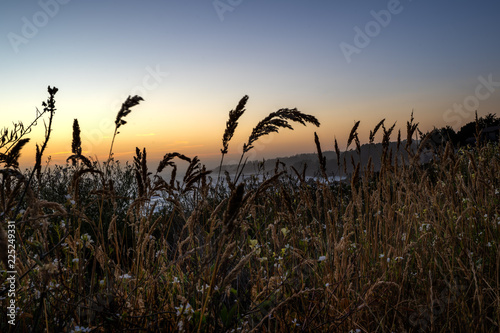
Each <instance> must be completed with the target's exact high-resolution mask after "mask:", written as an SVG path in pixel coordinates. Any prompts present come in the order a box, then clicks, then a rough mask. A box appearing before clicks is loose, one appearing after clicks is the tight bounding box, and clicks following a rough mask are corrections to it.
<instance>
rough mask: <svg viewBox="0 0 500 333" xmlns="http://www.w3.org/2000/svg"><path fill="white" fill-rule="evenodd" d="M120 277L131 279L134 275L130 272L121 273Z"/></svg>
mask: <svg viewBox="0 0 500 333" xmlns="http://www.w3.org/2000/svg"><path fill="white" fill-rule="evenodd" d="M118 278H119V279H131V278H132V275H129V274H128V273H126V274H123V275H120V276H119V277H118Z"/></svg>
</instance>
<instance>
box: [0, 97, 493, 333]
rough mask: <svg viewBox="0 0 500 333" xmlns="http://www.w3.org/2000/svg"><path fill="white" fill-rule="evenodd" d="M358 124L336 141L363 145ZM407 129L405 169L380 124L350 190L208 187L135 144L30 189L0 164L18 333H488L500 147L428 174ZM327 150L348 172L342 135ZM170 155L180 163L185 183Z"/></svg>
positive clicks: (264, 184) (311, 185) (58, 171)
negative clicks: (373, 154) (12, 225)
mask: <svg viewBox="0 0 500 333" xmlns="http://www.w3.org/2000/svg"><path fill="white" fill-rule="evenodd" d="M137 102H138V100H137ZM245 103H246V99H245V98H244V99H242V100H241V101H240V103H239V104H238V106H237V110H240V113H242V112H243V111H244V110H243V108H244V104H245ZM291 115H292V114H290V117H289V118H287V119H288V120H293V121H299V122H301V121H300V120H302V121H303V122H311V123H313V124H315V123H314V122H313V121H312V118H307V117H305V116H304V114H302V113H301V114H300V115H301V116H300V117H299V118H293V117H291ZM293 115H294V116H297V117H298V116H299V114H297V113H293ZM275 116H276V115H275ZM268 118H269V117H268ZM235 119H236V117H233V123H235V121H236V120H235ZM266 119H267V118H266ZM269 119H279V118H275V117H274V116H271V118H269ZM297 119H298V120H297ZM285 120H286V119H285ZM308 120H309V121H308ZM117 124H118V123H117ZM120 124H121V123H120ZM280 124H281V125H283V124H282V123H280V122H279V121H278V122H277V123H276V122H275V120H273V121H272V122H268V125H273V126H279V127H287V126H281V125H280ZM318 125H319V123H318ZM358 125H359V122H357V123H356V124H355V126H354V128H353V130H352V131H351V135H350V137H349V142H348V146H349V144H350V143H351V142H352V141H354V142H356V143H357V146H359V143H358V142H359V140H357V126H358ZM407 127H408V133H407V142H406V150H407V152H408V156H409V157H408V158H407V159H406V160H404V158H403V157H402V155H401V153H400V152H399V149H398V150H397V151H392V150H390V149H389V140H390V136H391V133H392V131H393V129H394V126H392V127H390V128H389V129H386V128H385V127H384V124H383V121H382V122H380V123H379V124H377V126H376V127H375V128H374V130H373V131H371V135H370V140H371V141H372V139H373V136H374V135H375V133H376V132H377V130H378V129H379V128H382V129H383V132H384V135H383V144H384V147H386V149H385V150H384V155H383V156H382V158H383V163H382V165H381V169H380V171H377V172H375V171H374V170H373V168H372V166H362V165H360V164H359V162H358V163H356V162H355V161H354V160H352V162H351V163H353V166H355V168H354V170H355V171H354V173H353V175H352V177H351V179H350V183H347V182H332V181H331V180H328V179H327V178H325V177H321V178H320V179H319V180H317V181H314V182H313V181H307V180H306V179H305V176H300V173H299V172H296V175H297V176H293V175H292V174H291V173H289V171H288V169H287V168H286V167H284V166H282V165H280V164H277V165H276V168H275V170H274V171H271V172H268V173H265V172H264V173H263V174H262V175H261V176H262V177H263V180H262V181H252V180H248V181H245V182H237V181H235V182H234V184H233V183H232V182H231V181H230V180H229V178H226V179H227V180H228V182H229V184H227V185H228V186H227V187H224V186H214V185H215V184H214V181H213V180H211V179H210V178H209V177H208V174H209V172H208V171H207V170H206V169H205V168H204V167H203V166H202V165H200V163H199V160H198V159H197V158H188V157H186V156H184V155H182V154H179V153H170V154H166V155H165V158H164V159H163V160H162V161H161V163H160V165H159V167H158V169H157V171H158V172H157V173H156V174H154V175H153V174H152V173H151V172H148V162H147V154H146V150H145V149H143V150H142V151H141V150H140V149H137V151H136V157H135V158H134V163H133V165H128V164H127V165H125V166H121V165H120V164H119V162H115V161H113V160H112V159H111V158H110V161H108V163H107V164H106V165H105V166H102V165H99V163H97V162H93V164H92V165H91V166H88V165H87V163H84V162H81V159H79V158H76V159H75V163H74V165H73V164H72V165H67V166H65V167H55V168H52V169H47V170H46V171H44V172H42V173H41V175H40V177H39V178H37V179H34V180H33V181H32V182H31V183H30V182H28V180H27V179H28V177H17V176H16V175H17V173H16V172H15V170H16V169H15V168H12V167H9V168H6V169H4V170H13V171H12V172H7V171H4V170H2V173H1V177H2V179H1V183H0V185H1V187H0V203H1V207H0V210H1V212H2V213H3V214H4V215H3V216H4V217H3V219H7V218H9V219H11V220H16V221H17V224H16V226H17V247H16V251H17V271H18V272H19V276H18V286H17V296H16V302H17V306H18V307H19V308H20V311H19V312H18V316H17V325H16V328H17V329H18V330H21V331H30V330H32V331H39V332H41V331H44V329H45V328H47V327H48V330H49V331H51V332H52V331H53V332H70V331H72V330H75V327H76V326H79V327H84V328H88V329H91V330H92V331H93V332H123V331H176V330H178V331H186V332H195V331H200V332H201V331H203V332H232V331H235V332H236V331H244V332H252V331H253V332H269V331H273V332H290V331H318V332H350V331H352V332H375V331H379V332H391V331H395V332H396V331H397V332H403V331H406V332H421V331H429V332H444V331H447V332H449V331H453V332H472V331H477V332H479V331H481V332H497V331H498V330H499V324H500V310H499V309H500V295H499V288H500V272H499V267H500V251H499V247H498V240H499V239H500V233H499V228H500V179H499V174H500V146H499V145H498V144H492V143H490V144H484V145H481V146H479V147H476V148H462V149H454V148H453V147H451V145H448V146H446V148H445V149H441V150H440V151H439V152H438V153H437V155H436V156H434V158H433V160H432V161H431V162H429V163H427V164H425V165H422V164H421V163H420V162H419V158H418V156H419V154H421V153H422V152H424V150H425V149H424V148H425V146H424V145H425V140H423V141H421V142H420V146H419V147H418V148H417V149H416V150H415V149H413V148H412V147H414V145H412V144H411V142H410V144H409V143H408V141H411V140H413V137H414V135H415V133H417V132H416V131H417V130H418V128H417V126H416V124H413V117H412V119H411V121H410V122H408V126H407ZM228 128H229V130H230V131H232V132H233V133H234V129H235V128H236V125H231V126H229V125H228ZM268 130H270V131H272V128H268ZM276 130H277V128H276ZM259 133H263V132H258V131H257V132H256V134H254V133H252V135H254V139H258V137H259V136H260V135H262V134H259ZM230 134H231V133H228V134H227V135H226V134H225V135H224V138H225V139H223V148H222V150H221V152H222V155H224V153H225V152H227V149H228V143H229V140H230V139H231V137H232V135H230ZM400 136H401V134H400V133H399V134H398V137H399V138H400ZM315 141H316V145H317V147H318V153H319V154H318V156H319V159H320V161H321V165H322V173H323V175H325V174H326V171H325V169H326V168H325V167H324V163H326V161H325V160H324V157H323V155H322V153H321V147H320V142H319V138H318V137H317V136H315ZM398 141H400V139H398ZM73 142H78V138H77V137H76V136H75V137H74V138H73ZM253 142H254V141H252V140H249V142H248V143H247V145H246V147H251V144H252V143H253ZM399 143H401V142H398V148H399ZM77 146H78V145H77V144H76V145H75V147H73V148H74V149H72V151H73V154H74V155H75V156H78V155H79V154H78V152H79V149H78V147H77ZM335 150H336V154H337V157H338V158H337V161H338V163H339V165H340V164H342V163H344V164H345V162H342V160H341V153H340V151H339V149H338V144H337V141H336V140H335ZM358 150H359V149H358ZM110 156H111V152H110ZM175 157H177V158H179V159H180V160H181V161H183V162H185V163H188V164H189V168H188V171H187V172H186V175H185V176H184V177H183V179H182V180H178V177H176V172H177V167H176V164H175V162H174V161H173V159H174V158H175ZM344 159H345V158H344ZM78 161H80V162H81V163H78ZM167 167H169V168H170V170H171V177H170V179H164V178H163V176H162V175H161V174H160V172H161V171H165V170H166V168H167ZM104 168H106V172H103V170H104ZM295 171H296V170H295ZM217 185H218V184H217ZM24 187H26V188H27V189H29V190H27V191H26V193H27V196H28V197H29V200H25V199H23V197H22V196H21V193H22V191H23V188H24ZM155 196H160V197H162V198H163V200H164V202H165V205H164V206H163V207H159V206H155V203H154V198H155ZM19 200H21V201H19ZM15 207H19V210H18V211H17V212H16V214H15V215H12V214H13V212H15V211H16V209H12V208H15ZM0 239H2V238H0ZM1 246H3V243H2V244H0V247H1ZM0 293H2V296H3V297H5V293H4V292H1V291H0ZM7 301H8V298H4V299H2V300H1V301H0V303H1V304H2V308H3V309H5V307H6V305H7ZM9 328H10V327H9V326H7V324H6V323H4V322H1V323H0V330H2V331H8V329H9Z"/></svg>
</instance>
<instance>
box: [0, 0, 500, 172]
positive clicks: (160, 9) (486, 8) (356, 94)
mask: <svg viewBox="0 0 500 333" xmlns="http://www.w3.org/2000/svg"><path fill="white" fill-rule="evenodd" d="M499 17H500V2H498V1H496V0H495V1H493V0H489V1H460V0H441V1H430V0H429V1H424V0H402V1H397V0H389V1H378V0H377V1H373V0H371V1H347V0H344V1H326V0H322V1H319V0H309V1H294V0H286V1H285V0H266V1H263V0H253V1H250V0H215V1H212V0H203V1H202V0H182V1H181V0H174V1H152V0H146V1H144V0H143V1H132V0H124V1H110V0H100V1H96V0H88V1H78V0H40V1H18V0H3V1H2V2H1V4H0V74H1V79H0V115H1V120H2V124H1V126H2V127H12V123H13V122H17V121H22V122H23V123H24V124H29V123H31V121H33V119H34V117H35V112H36V108H39V109H42V106H41V103H42V101H44V100H46V99H47V97H48V93H47V86H49V85H50V86H56V87H57V88H59V91H58V93H57V94H56V107H57V111H56V114H55V118H54V123H53V133H52V137H51V141H50V142H49V145H48V148H47V152H46V156H45V160H46V157H47V156H49V155H50V156H51V163H52V164H61V163H65V159H66V158H67V157H68V156H69V155H71V138H72V124H73V120H74V119H75V118H76V119H78V122H79V124H80V128H81V131H82V133H81V136H82V148H83V154H84V155H87V156H92V157H93V158H97V159H99V160H100V161H104V160H106V159H107V157H108V152H109V148H110V144H111V138H112V136H113V131H114V121H115V118H116V114H117V112H118V110H119V109H120V106H121V103H122V102H124V101H125V99H126V98H127V96H129V95H140V96H142V97H143V98H144V101H143V102H141V104H140V105H138V106H136V107H134V108H133V109H132V113H131V114H130V115H128V116H127V118H126V119H125V120H127V124H126V125H124V126H123V127H121V128H120V134H118V136H117V138H116V141H115V145H114V148H113V151H114V156H115V158H116V159H119V160H121V161H126V160H131V158H132V156H133V154H134V152H135V148H136V147H139V148H140V149H142V148H143V147H145V148H146V149H147V152H148V159H149V160H150V161H151V163H155V162H157V161H158V160H160V159H161V158H162V157H163V155H164V154H166V153H169V152H179V153H182V154H185V155H187V156H190V157H194V156H198V157H199V158H200V159H201V161H202V162H203V163H205V164H207V166H209V167H215V166H218V162H219V161H220V149H221V147H222V142H221V141H222V135H223V132H224V129H225V123H226V120H227V118H228V113H229V111H230V110H231V109H233V108H235V107H236V105H237V103H238V101H239V100H240V99H241V98H242V97H243V96H244V95H248V96H249V100H248V103H247V106H246V112H245V113H244V115H243V116H242V117H241V118H240V121H239V126H238V128H237V130H236V133H235V136H234V138H233V140H232V141H231V142H230V144H229V154H228V155H227V157H226V158H225V161H226V162H227V163H234V162H237V161H238V159H239V156H240V154H241V151H242V145H243V143H244V142H246V140H247V138H248V136H249V135H250V133H251V131H252V128H253V127H254V126H255V125H256V124H257V123H258V121H259V120H261V119H262V118H264V117H265V116H267V115H268V114H269V113H270V112H273V111H276V110H278V109H280V108H298V109H299V110H300V111H302V112H304V113H308V114H312V115H314V116H316V117H317V118H318V120H319V121H320V123H321V126H320V127H319V128H316V127H314V126H312V125H308V126H306V127H304V126H302V125H300V124H293V127H294V130H293V131H291V130H286V129H284V130H281V131H280V133H279V134H274V135H270V136H268V137H263V138H261V139H260V140H259V141H258V142H257V143H256V144H255V148H254V149H253V150H252V151H251V152H250V153H249V155H248V156H249V158H250V160H252V159H263V158H274V157H280V156H289V155H294V154H298V153H309V152H314V151H315V145H314V132H317V133H318V136H319V138H320V140H321V143H322V148H323V150H332V149H333V143H334V138H337V140H338V141H339V145H340V148H342V147H345V144H346V141H347V137H348V135H349V132H350V129H351V127H352V126H353V124H354V123H355V121H358V120H360V121H361V124H360V127H359V133H360V139H361V141H362V143H363V142H366V141H367V140H368V135H369V131H370V130H371V129H373V127H374V126H375V125H376V124H377V123H378V122H379V121H380V120H382V119H384V118H385V119H386V124H388V125H392V124H393V123H394V122H396V129H402V131H403V133H405V128H406V122H407V121H408V120H409V118H410V115H411V113H412V111H413V112H414V117H415V120H416V121H417V122H419V123H420V129H421V130H422V131H423V132H425V131H427V130H431V129H432V128H433V127H434V126H435V127H442V126H452V127H453V128H455V130H458V129H459V128H460V126H463V125H465V124H466V123H467V122H469V121H472V120H473V117H474V111H475V110H478V113H479V115H480V116H482V115H486V114H488V113H498V114H500V112H499V111H500V108H499V106H500V42H499V40H500V39H499V35H500V24H498V18H499ZM43 131H44V126H43V122H42V121H40V122H39V123H38V125H37V126H36V128H35V129H34V130H33V132H32V133H30V135H29V137H30V138H31V141H30V145H29V146H27V147H26V148H25V149H24V150H23V155H22V157H21V163H22V164H24V165H26V166H30V165H33V164H34V160H35V150H34V149H35V148H34V145H35V143H41V142H42V141H43ZM393 139H394V140H396V137H394V138H393ZM376 140H379V141H380V140H381V137H378V138H376Z"/></svg>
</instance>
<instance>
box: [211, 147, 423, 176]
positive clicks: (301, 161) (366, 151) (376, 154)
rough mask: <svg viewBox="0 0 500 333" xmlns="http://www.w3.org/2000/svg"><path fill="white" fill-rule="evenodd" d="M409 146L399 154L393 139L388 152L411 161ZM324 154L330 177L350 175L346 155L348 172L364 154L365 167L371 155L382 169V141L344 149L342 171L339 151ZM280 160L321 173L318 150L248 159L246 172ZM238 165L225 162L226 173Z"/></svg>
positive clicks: (269, 167) (308, 173)
mask: <svg viewBox="0 0 500 333" xmlns="http://www.w3.org/2000/svg"><path fill="white" fill-rule="evenodd" d="M405 145H406V140H405V141H402V142H401V145H400V147H399V153H397V152H398V149H397V143H396V142H391V143H390V144H389V149H388V151H392V157H393V161H394V159H395V157H396V156H398V158H399V162H401V158H403V159H404V160H405V161H407V160H408V153H407V152H406V151H405V149H404V147H405ZM416 147H417V146H416V144H415V143H413V144H412V149H413V150H414V151H415V150H416ZM323 156H324V157H325V158H326V171H327V175H328V176H345V175H346V173H344V162H343V161H344V158H345V161H346V171H347V174H351V173H352V172H353V170H354V167H353V165H352V160H354V163H356V164H357V163H358V161H359V160H360V157H361V166H366V165H367V164H368V160H369V159H370V157H371V158H372V163H373V166H374V171H379V170H380V160H381V156H382V143H371V144H364V145H362V146H361V156H359V155H358V152H357V151H356V150H349V151H346V152H341V153H340V159H341V163H340V170H339V166H338V165H339V164H338V163H337V154H336V153H335V151H324V152H323ZM351 157H352V159H351ZM429 158H430V153H429V152H426V153H425V154H422V156H421V162H424V161H426V160H427V159H429ZM278 160H279V162H282V163H284V164H285V165H286V166H288V167H289V168H291V167H294V168H295V169H296V170H297V171H299V172H302V170H303V169H304V165H306V172H305V174H306V176H307V177H315V176H318V175H320V165H319V160H318V154H317V153H308V154H298V155H294V156H289V157H279V158H273V159H268V160H264V161H249V162H247V164H246V166H245V169H244V170H243V173H242V174H243V175H247V176H248V175H252V174H257V173H259V170H260V172H262V170H264V171H265V172H270V171H273V170H274V167H275V165H276V162H277V161H278ZM236 168H237V165H236V164H230V165H224V166H222V172H224V171H228V172H229V173H230V174H234V173H235V172H236ZM218 172H219V168H216V169H215V170H214V171H213V173H214V174H216V173H218Z"/></svg>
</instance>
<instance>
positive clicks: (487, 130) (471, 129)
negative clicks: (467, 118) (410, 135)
mask: <svg viewBox="0 0 500 333" xmlns="http://www.w3.org/2000/svg"><path fill="white" fill-rule="evenodd" d="M499 131H500V118H499V117H497V115H496V114H492V113H489V114H487V115H486V116H484V117H481V118H479V119H478V118H477V113H476V119H475V120H474V121H471V122H469V123H467V124H465V125H464V126H462V127H461V128H460V130H459V131H458V132H455V130H454V129H453V128H452V127H451V126H446V127H441V128H435V129H434V130H432V131H430V132H427V133H425V134H423V135H422V139H424V138H425V137H426V136H427V135H430V138H429V143H430V144H431V145H433V146H435V147H440V146H445V145H446V143H447V142H451V143H452V144H453V146H454V147H464V146H467V145H471V146H474V145H475V144H476V141H477V139H479V140H480V141H482V142H485V141H486V142H487V141H490V142H498V141H499V133H500V132H499Z"/></svg>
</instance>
